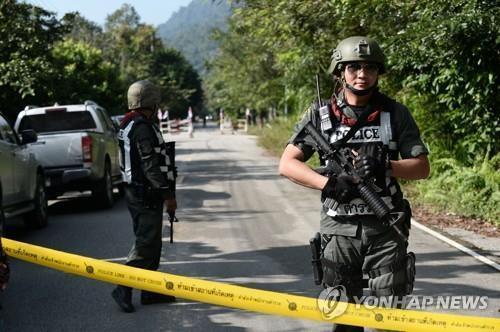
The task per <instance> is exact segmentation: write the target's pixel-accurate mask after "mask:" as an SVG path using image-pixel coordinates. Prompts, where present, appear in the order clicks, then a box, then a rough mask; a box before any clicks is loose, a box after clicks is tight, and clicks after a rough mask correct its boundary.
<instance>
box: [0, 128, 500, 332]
mask: <svg viewBox="0 0 500 332" xmlns="http://www.w3.org/2000/svg"><path fill="white" fill-rule="evenodd" d="M174 139H175V140H177V142H178V143H177V148H178V160H179V173H180V174H181V178H180V181H179V185H178V189H179V192H178V197H179V198H178V201H179V207H180V209H179V212H178V215H179V218H180V219H181V222H180V223H178V224H176V229H175V243H174V244H173V245H171V244H169V243H168V224H167V223H165V229H164V234H165V238H164V243H165V246H164V255H163V261H162V263H161V270H163V271H167V272H170V273H174V274H180V275H187V276H192V277H201V278H206V279H209V280H218V281H225V282H230V283H236V284H243V285H245V286H249V287H255V288H261V289H267V290H276V291H283V292H288V293H293V294H298V295H305V296H311V297H316V296H317V294H318V293H319V291H320V290H319V289H318V288H317V287H316V286H314V284H313V282H312V276H311V269H310V263H309V252H308V247H307V243H308V239H309V237H310V236H311V235H312V234H313V233H314V232H315V231H316V229H317V228H318V226H319V223H318V216H319V213H318V211H317V210H318V209H317V207H318V199H319V197H318V193H315V192H312V191H310V190H308V189H305V188H302V187H300V186H297V185H295V184H293V183H291V182H289V181H288V180H286V179H283V178H280V177H279V176H278V175H277V164H278V159H277V158H275V157H271V156H269V155H268V154H267V153H266V152H265V151H263V150H262V149H261V148H258V147H257V146H256V142H255V140H256V139H255V137H251V136H246V135H238V134H237V135H231V134H230V133H226V134H225V135H221V134H220V133H219V131H218V130H217V129H216V128H215V127H211V128H205V129H203V128H198V129H197V130H196V131H195V135H194V138H191V139H190V138H188V137H187V135H185V134H179V135H176V136H174ZM91 205H92V201H91V200H90V198H88V197H84V196H83V197H79V198H77V199H72V200H60V201H57V202H55V204H53V205H52V206H51V208H50V212H51V214H52V216H51V221H50V225H49V227H48V228H47V229H44V230H41V231H37V232H33V231H27V230H26V229H24V228H23V227H22V226H21V225H20V223H19V222H16V221H13V222H11V224H10V225H9V227H8V230H9V236H10V237H11V238H13V239H16V240H19V241H25V242H29V243H33V244H37V245H42V246H47V247H50V248H54V249H58V250H64V251H68V252H71V253H76V254H82V255H87V256H91V257H95V258H102V259H113V260H115V261H123V257H124V256H125V255H126V253H127V252H128V250H129V247H130V244H131V242H132V239H133V238H132V230H131V225H130V219H129V216H128V212H127V210H126V206H125V203H124V201H123V200H120V201H119V202H118V203H117V204H116V205H115V206H114V208H113V209H111V210H98V209H93V208H91V207H90V206H91ZM410 247H411V249H412V250H414V251H415V252H416V253H417V257H418V264H417V273H418V274H417V283H416V291H415V294H417V295H433V296H435V295H475V296H489V306H488V309H487V310H481V311H477V312H476V313H475V314H477V315H484V316H494V317H499V312H498V309H499V308H500V291H499V288H500V286H499V285H500V273H498V272H497V271H495V270H493V269H492V268H490V267H488V266H485V265H483V264H482V263H480V262H478V261H476V260H474V259H473V258H472V257H469V256H467V255H465V254H463V253H461V252H459V251H457V250H456V249H454V248H452V247H450V246H448V245H446V244H443V243H441V242H440V241H438V240H436V239H434V238H432V237H430V236H428V235H427V234H425V233H422V232H420V231H418V230H417V229H413V230H412V234H411V246H410ZM12 270H13V279H12V282H11V283H10V284H9V288H8V290H7V291H6V292H5V293H4V294H2V295H0V296H2V302H3V305H4V309H3V310H1V311H0V315H1V320H0V322H1V323H2V324H3V329H2V326H1V325H0V331H3V330H5V331H122V332H124V331H137V330H141V331H179V330H192V331H201V330H203V331H226V330H228V331H306V330H308V331H328V330H330V329H331V327H330V325H328V324H318V323H315V322H308V321H301V320H295V319H291V318H281V317H276V316H268V315H262V314H256V313H250V312H246V311H241V310H235V309H229V308H223V307H217V306H212V305H207V304H201V303H195V302H190V301H186V300H182V299H180V300H179V301H178V302H177V303H176V304H173V305H156V306H148V307H144V306H140V305H137V312H135V313H134V314H123V313H121V312H119V311H118V310H117V308H116V306H115V304H114V303H113V302H112V300H111V297H110V296H109V293H110V291H111V289H112V286H111V285H109V284H106V283H102V282H96V281H94V280H90V279H84V278H81V277H76V276H72V275H68V274H64V273H61V272H58V271H53V270H50V269H47V268H44V267H39V266H35V265H31V264H28V263H24V262H21V261H13V264H12ZM134 301H135V303H138V297H137V295H134ZM457 313H458V312H457ZM468 313H469V314H471V312H468Z"/></svg>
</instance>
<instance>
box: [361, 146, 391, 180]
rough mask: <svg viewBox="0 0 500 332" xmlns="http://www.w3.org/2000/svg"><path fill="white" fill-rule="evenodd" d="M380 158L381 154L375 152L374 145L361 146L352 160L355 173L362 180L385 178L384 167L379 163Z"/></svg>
mask: <svg viewBox="0 0 500 332" xmlns="http://www.w3.org/2000/svg"><path fill="white" fill-rule="evenodd" d="M381 158H382V156H381V153H379V151H377V149H376V147H375V146H374V145H371V144H370V145H368V146H363V147H362V148H361V149H360V151H359V155H358V156H357V157H356V159H355V160H354V168H355V169H356V173H358V175H359V177H361V178H362V179H369V178H371V177H375V178H380V177H385V171H386V167H385V165H384V164H383V163H382V162H381V161H380V160H382V159H381Z"/></svg>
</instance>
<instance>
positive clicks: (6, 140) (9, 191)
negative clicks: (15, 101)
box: [0, 115, 18, 205]
mask: <svg viewBox="0 0 500 332" xmlns="http://www.w3.org/2000/svg"><path fill="white" fill-rule="evenodd" d="M9 131H10V126H9V124H8V123H7V121H6V120H5V118H4V117H3V116H1V115H0V180H1V182H2V199H3V205H10V204H14V203H16V190H15V176H14V160H15V152H16V148H17V146H18V145H17V142H16V141H15V140H14V142H12V137H11V135H9Z"/></svg>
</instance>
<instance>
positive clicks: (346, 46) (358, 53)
mask: <svg viewBox="0 0 500 332" xmlns="http://www.w3.org/2000/svg"><path fill="white" fill-rule="evenodd" d="M357 61H363V62H373V63H376V64H378V65H379V66H380V68H379V74H383V73H385V65H384V63H385V56H384V53H383V52H382V49H381V48H380V46H378V44H377V42H376V41H375V40H373V39H371V38H368V37H363V36H355V37H349V38H346V39H344V40H342V41H341V42H340V43H339V44H338V45H337V48H335V49H334V50H333V53H332V63H331V64H330V68H329V69H328V72H329V73H333V74H335V75H337V76H340V71H341V65H342V64H343V63H348V62H357Z"/></svg>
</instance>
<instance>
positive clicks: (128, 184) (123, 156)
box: [112, 80, 177, 312]
mask: <svg viewBox="0 0 500 332" xmlns="http://www.w3.org/2000/svg"><path fill="white" fill-rule="evenodd" d="M127 99H128V109H129V112H128V113H127V114H126V115H125V117H124V119H123V120H122V122H121V124H120V132H119V135H118V139H119V143H120V167H121V172H122V178H123V182H124V184H125V197H126V200H127V205H128V209H129V211H130V215H131V216H132V221H133V228H134V234H135V243H134V245H133V246H132V249H131V250H130V253H129V254H128V257H127V262H126V265H129V266H133V267H138V268H143V269H147V270H157V269H158V267H159V263H160V256H161V248H162V228H163V205H166V207H167V212H168V213H169V214H170V215H173V214H174V213H175V210H176V208H177V203H176V200H175V182H174V180H175V174H174V173H175V169H174V167H173V165H174V163H173V158H175V156H174V155H173V153H172V151H169V149H168V146H167V145H166V144H165V142H164V141H163V137H162V134H161V132H160V129H159V128H158V126H157V125H156V123H155V122H154V119H155V117H156V111H157V110H158V107H159V103H160V92H159V89H158V88H157V87H156V86H155V85H154V84H153V83H151V82H149V81H147V80H143V81H138V82H135V83H134V84H132V85H131V86H130V87H129V89H128V94H127ZM112 296H113V299H114V300H115V301H116V303H117V304H118V305H119V306H120V308H121V309H122V310H123V311H125V312H133V311H134V306H133V305H132V289H131V288H130V287H125V286H121V285H119V286H117V287H116V288H115V289H114V290H113V292H112ZM173 301H175V297H173V296H167V295H163V294H156V293H151V292H147V291H144V290H143V291H142V292H141V303H142V304H154V303H166V302H173Z"/></svg>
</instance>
